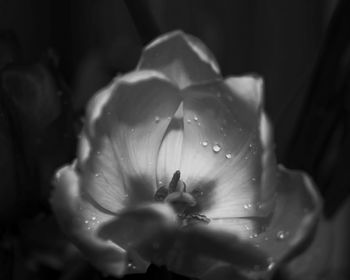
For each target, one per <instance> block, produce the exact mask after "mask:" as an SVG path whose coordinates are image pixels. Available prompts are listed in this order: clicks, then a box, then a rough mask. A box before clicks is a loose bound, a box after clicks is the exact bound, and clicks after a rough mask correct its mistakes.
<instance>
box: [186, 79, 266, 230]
mask: <svg viewBox="0 0 350 280" xmlns="http://www.w3.org/2000/svg"><path fill="white" fill-rule="evenodd" d="M250 81H251V82H252V83H253V82H255V80H254V79H250ZM252 88H255V87H252ZM237 90H238V89H237V88H236V89H235V90H232V89H231V88H230V87H229V86H228V85H227V84H224V83H211V84H206V85H197V86H192V87H190V88H187V89H186V90H184V93H183V96H184V144H183V151H182V162H181V169H180V170H181V172H182V180H183V181H184V182H186V184H187V187H188V190H189V191H193V190H196V189H200V190H201V192H202V195H201V198H200V199H199V204H200V205H201V209H200V210H201V213H203V214H204V215H206V216H207V217H208V218H210V219H216V218H218V219H219V218H220V219H222V218H224V219H225V218H230V219H231V218H244V217H257V216H265V215H266V213H263V212H262V211H261V209H259V207H258V206H259V205H260V203H261V198H262V195H261V192H262V187H261V182H262V180H263V178H262V174H263V172H262V170H263V169H264V168H263V160H262V155H263V154H264V149H265V145H266V146H269V149H270V140H268V141H267V140H266V142H268V143H269V144H264V143H262V140H261V138H260V118H259V115H260V105H257V103H251V102H248V101H247V100H246V99H244V98H241V96H242V94H243V93H240V94H238V93H237ZM252 95H253V94H252ZM266 133H269V132H266ZM265 138H267V139H270V138H272V137H270V138H269V137H267V136H266V135H265ZM269 154H270V153H269ZM267 162H269V164H270V163H272V161H271V160H270V159H269V160H268V161H267ZM269 176H270V175H269ZM264 180H265V181H266V180H267V178H264ZM270 188H272V189H273V184H271V186H270ZM270 193H273V192H270ZM267 198H270V196H268V197H267ZM267 198H266V199H267ZM232 221H233V220H232V219H231V225H232ZM237 221H238V220H237ZM245 221H246V222H247V223H248V224H247V226H249V227H250V226H251V223H253V221H250V222H249V219H246V220H245ZM238 223H239V224H240V226H241V224H242V220H240V221H239V222H238ZM248 236H249V234H247V237H248Z"/></svg>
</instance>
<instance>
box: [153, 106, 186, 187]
mask: <svg viewBox="0 0 350 280" xmlns="http://www.w3.org/2000/svg"><path fill="white" fill-rule="evenodd" d="M183 134H184V121H183V103H182V102H181V104H180V105H179V107H178V108H177V110H176V112H175V114H174V116H173V117H172V118H171V121H170V123H169V126H168V128H167V130H166V132H165V134H164V138H163V140H162V143H161V145H160V150H159V155H158V160H157V183H158V185H159V186H163V185H168V184H169V183H170V180H171V178H172V177H173V174H174V172H175V171H176V170H179V169H180V164H181V152H182V145H183Z"/></svg>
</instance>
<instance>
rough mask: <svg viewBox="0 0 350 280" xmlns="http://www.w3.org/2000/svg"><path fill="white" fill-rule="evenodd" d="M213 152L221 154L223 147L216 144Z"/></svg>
mask: <svg viewBox="0 0 350 280" xmlns="http://www.w3.org/2000/svg"><path fill="white" fill-rule="evenodd" d="M213 151H214V153H218V152H220V151H221V146H220V145H219V144H215V145H214V146H213Z"/></svg>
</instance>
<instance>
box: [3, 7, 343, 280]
mask: <svg viewBox="0 0 350 280" xmlns="http://www.w3.org/2000/svg"><path fill="white" fill-rule="evenodd" d="M349 18H350V4H349V1H347V0H338V1H336V0H309V1H305V0H293V1H289V0H259V1H258V0H257V1H253V0H245V1H238V0H231V1H221V0H216V1H209V0H201V1H199V0H197V1H195V0H192V1H189V0H181V1H180V0H177V1H164V0H149V1H144V0H138V1H135V0H127V1H122V0H118V1H116V0H75V1H68V0H60V1H59V0H35V1H34V0H33V1H30V0H0V70H1V88H0V174H1V176H2V177H3V179H2V181H1V182H0V240H1V241H0V279H16V280H17V279H51V278H50V277H52V279H95V278H93V277H97V278H96V279H98V277H100V275H99V274H98V273H97V272H96V271H95V270H93V269H92V268H91V267H90V266H88V265H87V264H86V262H84V261H82V259H81V258H80V257H77V258H76V259H74V260H71V259H69V257H68V256H70V255H71V251H70V250H73V251H74V249H72V248H70V247H69V246H68V247H67V246H66V245H65V244H66V243H65V242H66V241H65V240H64V237H62V236H61V234H60V233H59V231H58V229H57V226H56V224H55V221H54V219H53V218H52V215H51V212H50V207H49V204H48V197H49V194H50V191H51V188H52V185H51V179H52V175H53V172H54V170H56V169H57V168H58V167H59V166H61V165H62V164H64V163H67V162H69V161H71V160H72V159H73V158H74V155H75V144H76V139H77V135H78V132H79V129H80V127H81V117H82V115H83V113H84V108H85V104H86V102H87V100H88V99H89V97H90V96H91V95H92V94H93V93H94V92H96V90H97V89H99V88H101V87H102V86H104V85H105V84H106V83H108V82H109V81H110V79H111V78H112V77H114V76H115V75H116V74H117V73H123V72H127V71H131V70H132V69H133V68H134V67H135V65H136V63H137V60H138V58H139V54H140V51H141V48H142V46H143V45H144V44H145V43H147V42H149V41H150V40H152V39H153V38H154V37H156V36H158V35H160V34H161V33H164V32H166V31H170V30H174V29H182V30H184V31H185V32H187V33H190V34H193V35H195V36H197V37H198V38H200V39H201V40H202V41H203V42H204V43H205V44H206V45H207V46H208V47H209V48H210V49H211V50H212V52H213V53H214V55H215V57H216V58H217V60H218V62H219V65H220V66H221V69H222V73H223V75H224V76H227V75H242V74H246V73H257V74H259V75H261V76H262V77H263V78H264V80H265V107H266V110H267V112H268V114H269V116H270V118H271V120H272V122H273V123H274V127H275V139H276V152H277V155H278V159H279V162H281V163H283V164H284V165H286V166H287V167H291V168H297V169H303V170H306V171H308V172H309V173H310V174H311V175H312V176H313V178H314V179H315V181H316V183H317V185H318V186H319V190H320V192H321V193H322V195H323V197H324V200H325V214H326V216H327V217H332V216H334V214H335V213H336V212H337V210H338V209H339V207H340V206H341V205H342V203H343V202H344V201H345V199H346V197H347V196H348V194H349V181H350V180H349V179H350V178H349V177H350V176H349V175H348V174H349V172H348V166H349V164H348V159H349V158H350V150H349V145H348V143H350V142H349V131H350V127H349V121H350V116H349V109H350V107H349V106H350V100H349V90H350V89H349V85H350V84H349V81H350V76H349V75H350V27H349V26H350V23H349ZM67 259H69V262H68V261H67ZM152 273H161V272H159V271H158V272H152Z"/></svg>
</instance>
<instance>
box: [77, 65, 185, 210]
mask: <svg viewBox="0 0 350 280" xmlns="http://www.w3.org/2000/svg"><path fill="white" fill-rule="evenodd" d="M108 90H109V91H110V93H109V96H108V97H105V95H102V97H103V98H105V99H106V100H107V101H106V102H105V105H104V106H102V108H100V107H97V106H96V108H95V109H93V110H92V112H91V113H90V114H89V116H95V115H96V117H94V118H93V117H90V120H89V121H90V126H89V127H90V130H86V132H85V133H86V134H87V137H86V142H87V143H88V144H87V145H89V146H90V148H89V156H88V157H87V158H88V159H87V161H86V162H85V164H84V165H81V169H82V170H83V172H82V173H83V182H84V188H85V189H86V191H87V192H88V193H89V194H90V195H91V197H93V198H94V199H95V200H96V201H97V202H98V203H99V204H100V205H101V206H103V207H104V208H106V209H108V210H109V211H112V212H116V211H118V210H120V209H121V208H122V207H124V206H125V205H132V204H137V203H142V202H145V201H152V200H153V195H154V192H155V188H156V166H157V158H158V151H159V148H160V144H161V142H162V140H163V137H164V134H165V132H166V130H167V128H168V126H169V123H170V120H171V118H172V117H173V115H174V113H175V112H176V110H177V108H178V106H179V104H180V100H181V97H180V95H179V94H178V92H177V89H176V88H174V87H173V86H172V85H171V84H170V83H169V81H168V80H167V79H166V78H165V77H164V76H162V75H161V74H159V73H156V72H154V71H143V72H137V73H131V74H129V75H126V76H124V77H122V78H120V79H117V80H116V81H115V83H114V85H113V86H112V87H111V88H110V89H108ZM102 94H103V93H102ZM96 111H97V113H96ZM94 135H96V137H95V136H94Z"/></svg>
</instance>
